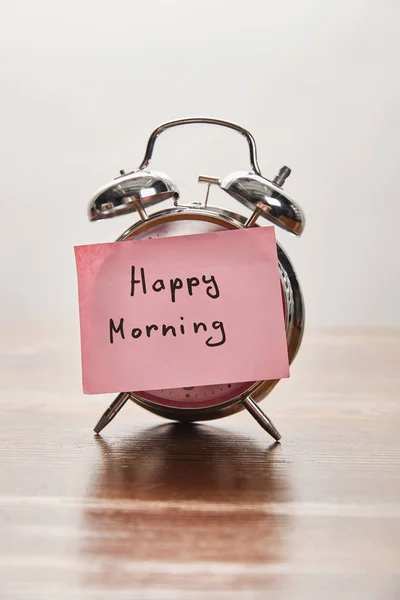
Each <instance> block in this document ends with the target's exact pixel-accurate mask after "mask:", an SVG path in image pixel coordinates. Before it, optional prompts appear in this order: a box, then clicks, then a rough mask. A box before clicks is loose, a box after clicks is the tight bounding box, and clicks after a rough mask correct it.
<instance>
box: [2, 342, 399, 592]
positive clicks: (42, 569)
mask: <svg viewBox="0 0 400 600" xmlns="http://www.w3.org/2000/svg"><path fill="white" fill-rule="evenodd" d="M67 338H68V336H67ZM67 338H65V339H63V340H62V341H60V340H57V339H54V338H52V337H51V336H50V335H49V336H47V337H46V335H44V334H42V335H41V336H40V337H38V336H35V335H34V334H32V333H31V334H30V336H28V335H27V332H26V331H25V332H24V334H23V335H22V334H21V337H20V338H19V339H18V338H16V337H15V335H14V336H13V337H12V338H11V337H10V338H8V337H7V336H6V337H5V339H3V346H2V353H1V372H2V379H1V381H2V386H1V420H0V429H1V431H0V449H1V467H0V469H1V472H0V527H1V531H0V598H1V599H2V600H8V599H10V600H11V599H13V600H15V599H25V598H29V599H31V598H35V599H36V598H37V599H40V600H46V599H49V598H55V599H60V600H63V599H64V598H65V599H69V598H71V599H72V598H73V599H82V600H103V599H107V600H108V599H110V600H120V599H125V598H126V599H128V598H129V599H130V600H132V599H140V600H142V599H144V600H145V599H151V600H153V599H155V600H158V599H168V600H169V599H171V600H181V599H185V600H186V599H188V600H190V599H196V600H197V599H203V598H210V599H214V598H215V599H217V600H219V599H229V600H231V599H232V600H239V599H240V600H242V599H256V600H258V599H269V598H274V600H289V599H290V600H295V599H296V600H297V599H303V598H304V599H305V598H307V599H308V600H314V599H316V600H317V599H318V600H320V599H321V600H325V599H331V598H332V599H334V598H335V599H336V598H340V599H342V598H344V599H353V598H355V599H360V600H370V599H376V600H378V599H379V600H386V599H388V600H389V599H390V600H391V599H393V600H395V599H399V598H400V472H399V467H400V460H399V459H400V444H399V430H400V404H399V389H400V386H399V381H400V373H399V356H400V334H398V333H396V332H379V331H349V330H343V331H327V332H315V333H311V334H308V335H307V336H306V339H305V342H304V345H303V347H302V349H301V352H300V355H299V357H298V359H297V360H296V363H295V364H294V366H293V369H292V377H291V379H290V380H288V381H283V382H281V383H280V384H279V386H278V387H277V388H276V390H275V391H274V392H273V393H272V394H271V396H270V397H268V398H267V399H266V400H265V401H264V402H263V403H262V406H263V408H264V410H265V411H266V412H267V414H268V415H269V416H270V417H271V418H272V420H273V421H274V422H275V423H276V425H277V426H278V429H279V430H280V431H281V433H282V435H283V439H282V442H281V443H280V444H273V443H272V440H271V438H269V437H268V436H267V434H266V433H265V432H264V431H263V430H262V429H261V428H260V427H259V426H258V425H257V423H256V422H255V421H253V419H252V418H251V417H250V415H248V414H247V413H240V414H238V415H235V416H233V417H229V418H226V419H223V420H220V421H214V422H209V423H207V424H204V425H201V424H199V425H195V426H192V427H182V426H180V425H178V424H174V423H170V422H167V421H163V420H162V419H159V418H157V417H155V416H152V415H150V414H148V413H146V412H145V411H144V410H143V409H140V408H139V407H136V406H135V405H134V404H132V403H130V404H129V405H127V406H126V407H125V408H124V409H123V411H122V412H121V413H120V414H119V416H118V417H117V418H116V419H115V420H114V421H113V422H112V424H111V425H110V426H109V427H108V428H107V429H105V430H104V432H103V437H98V438H96V437H95V436H94V435H93V433H92V427H93V426H94V424H95V422H96V420H97V418H98V417H99V415H100V414H101V412H102V411H103V409H104V408H105V407H106V405H107V404H108V402H109V401H110V399H111V397H109V396H108V397H105V396H104V397H85V396H83V395H82V393H81V391H80V373H79V348H78V347H77V344H76V342H75V341H71V343H70V342H68V340H67V341H66V339H67ZM11 339H12V341H11ZM71 339H72V338H71ZM27 340H29V341H27ZM67 342H68V343H67Z"/></svg>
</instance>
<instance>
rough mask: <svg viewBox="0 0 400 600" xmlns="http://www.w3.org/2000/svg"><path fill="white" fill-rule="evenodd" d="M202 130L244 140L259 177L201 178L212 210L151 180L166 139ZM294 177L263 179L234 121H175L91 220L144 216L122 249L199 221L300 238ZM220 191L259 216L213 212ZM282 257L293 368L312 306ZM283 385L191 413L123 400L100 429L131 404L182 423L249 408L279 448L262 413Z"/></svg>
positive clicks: (95, 203) (103, 198)
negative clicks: (269, 226)
mask: <svg viewBox="0 0 400 600" xmlns="http://www.w3.org/2000/svg"><path fill="white" fill-rule="evenodd" d="M197 123H198V124H210V125H218V126H222V127H227V128H229V129H233V130H234V131H237V132H238V133H240V134H241V135H243V136H244V137H245V139H246V140H247V143H248V146H249V152H250V165H251V171H250V172H244V171H239V172H235V173H232V174H231V175H229V176H228V177H225V178H224V179H223V180H222V181H220V180H219V179H218V178H216V177H207V176H200V177H199V181H200V182H205V183H207V184H208V188H207V195H206V199H205V204H204V206H201V205H189V206H178V205H177V199H178V198H179V192H178V190H177V188H176V186H175V185H174V184H173V183H172V181H171V180H170V179H169V177H168V176H167V175H165V174H163V173H158V172H153V171H151V172H150V171H148V170H147V169H148V165H149V164H150V160H151V158H152V154H153V150H154V144H155V141H156V139H157V137H158V136H159V135H160V134H161V133H163V132H164V131H166V130H167V129H170V128H173V127H177V126H180V125H191V124H197ZM290 172H291V171H290V169H289V168H288V167H286V166H285V167H282V168H281V169H280V171H279V173H278V175H277V176H276V177H275V178H274V180H273V181H270V180H268V179H266V178H265V177H263V176H262V175H261V171H260V167H259V165H258V161H257V149H256V144H255V141H254V138H253V136H252V135H251V134H250V133H249V132H248V131H247V130H246V129H244V128H243V127H240V126H239V125H236V124H234V123H231V122H229V121H222V120H219V119H210V118H200V117H199V118H190V119H179V120H176V121H170V122H167V123H164V124H163V125H160V126H159V127H157V129H155V130H154V131H153V133H152V134H151V136H150V138H149V140H148V143H147V148H146V152H145V156H144V159H143V161H142V164H141V165H140V167H139V170H138V171H135V172H131V173H128V174H125V172H124V171H123V170H122V171H121V177H118V178H117V179H116V180H114V181H113V182H111V183H109V184H108V185H106V186H104V187H103V188H101V189H100V190H98V191H97V193H96V194H95V196H94V198H93V200H92V202H91V204H90V207H89V218H90V219H91V220H92V221H95V220H99V219H105V218H110V217H113V216H115V215H118V214H126V213H130V212H134V211H137V212H138V214H139V216H140V217H141V222H139V223H136V224H134V225H133V226H131V227H130V228H129V229H128V230H127V231H125V232H124V233H123V234H122V235H121V236H120V237H119V238H118V239H117V241H118V242H119V241H124V240H128V239H134V238H135V237H137V236H141V235H143V233H145V232H146V231H149V230H151V229H152V228H153V227H158V226H160V225H163V224H165V223H168V222H173V221H181V220H183V221H187V220H189V221H190V220H197V221H205V222H208V223H212V224H214V225H217V226H218V227H220V228H221V229H238V228H243V227H252V226H258V225H257V223H256V221H257V219H258V218H259V217H260V216H263V217H265V218H266V219H268V220H269V221H271V222H272V223H274V224H275V225H278V226H279V227H281V228H283V229H285V230H286V231H289V232H291V233H294V234H295V235H301V233H302V232H303V229H304V225H305V218H304V214H303V212H302V210H301V209H300V207H299V206H298V205H297V204H296V203H295V202H294V201H293V200H292V199H291V198H290V197H289V196H287V194H285V193H284V192H283V191H282V185H283V184H284V181H285V180H286V179H287V177H288V176H289V175H290ZM212 184H218V185H220V187H221V188H222V189H223V190H224V191H226V192H227V193H228V194H230V195H231V196H232V197H234V198H235V199H237V200H238V201H239V202H241V204H243V205H244V206H246V207H248V208H250V209H252V211H253V212H252V215H251V216H250V217H249V218H248V219H246V218H245V217H244V216H242V215H239V214H235V213H232V212H230V211H227V210H223V209H221V208H217V207H215V208H208V207H207V203H208V197H209V192H210V186H211V185H212ZM169 198H173V199H174V204H175V208H170V209H167V210H163V211H160V212H157V213H156V214H153V215H150V216H148V215H147V212H146V207H148V206H152V205H154V204H157V203H159V202H161V201H163V200H167V199H169ZM277 252H278V263H279V273H280V278H281V285H282V290H283V301H284V305H285V315H286V316H285V328H286V339H287V345H288V356H289V363H291V362H292V361H293V359H294V358H295V356H296V354H297V351H298V349H299V347H300V343H301V339H302V335H303V329H304V306H303V299H302V295H301V291H300V287H299V283H298V280H297V277H296V274H295V272H294V270H293V267H292V264H291V262H290V260H289V258H288V256H287V255H286V253H285V251H284V250H283V248H282V247H281V246H280V245H279V244H278V245H277ZM277 383H278V380H270V381H257V382H255V383H253V384H249V388H248V389H246V390H244V391H243V387H245V385H243V387H242V388H241V390H238V391H237V392H233V394H235V393H237V394H238V395H237V396H236V397H233V398H232V395H233V394H232V395H231V396H230V397H229V400H226V401H221V402H220V403H219V404H213V405H210V406H204V407H201V408H198V407H196V408H194V407H192V408H190V407H186V406H185V407H184V408H182V407H180V406H176V405H175V406H173V407H172V406H167V405H165V404H163V403H162V400H160V399H159V398H158V399H157V401H152V399H151V396H150V398H149V397H147V398H145V397H143V396H141V395H140V392H139V393H134V392H131V393H129V392H126V393H121V394H119V395H118V396H117V398H116V399H115V400H114V402H113V403H112V404H111V406H110V407H109V409H107V410H106V412H105V413H104V415H103V416H102V418H101V419H100V421H99V422H98V423H97V425H96V427H95V431H96V433H99V432H100V431H101V430H102V429H103V428H104V427H105V426H106V425H107V424H108V423H109V422H110V421H111V420H112V419H113V418H114V417H115V415H116V414H117V413H118V411H119V410H120V409H121V408H122V406H123V405H124V404H125V403H126V402H127V400H128V399H131V400H133V401H134V402H136V403H137V404H139V405H140V406H143V407H144V408H146V409H147V410H149V411H151V412H153V413H155V414H157V415H160V416H162V417H166V418H169V419H176V420H180V421H199V420H210V419H217V418H220V417H224V416H226V415H229V414H233V413H236V412H238V411H240V410H243V409H244V408H246V409H247V410H248V411H249V412H250V414H252V416H253V417H254V418H255V419H256V420H257V421H258V423H259V424H260V425H261V426H262V427H263V428H264V429H265V430H266V431H268V433H270V434H271V435H272V437H274V439H275V440H279V439H280V437H281V436H280V434H279V432H278V431H277V429H276V428H275V426H274V425H273V423H272V422H271V421H270V419H269V418H268V417H267V416H266V415H265V414H264V412H263V411H262V410H261V409H260V408H259V407H258V405H257V402H260V401H261V400H262V399H263V398H264V397H265V396H266V395H267V394H268V393H269V392H270V391H271V390H272V389H273V387H274V386H275V385H276V384H277ZM143 394H144V392H143Z"/></svg>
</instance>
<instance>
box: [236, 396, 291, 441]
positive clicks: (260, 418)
mask: <svg viewBox="0 0 400 600" xmlns="http://www.w3.org/2000/svg"><path fill="white" fill-rule="evenodd" d="M243 406H244V407H245V408H247V410H248V411H249V413H250V414H251V416H252V417H254V418H255V420H256V421H257V423H258V424H259V425H261V427H262V428H263V429H265V431H267V432H268V433H269V435H271V436H272V437H273V438H274V440H276V441H277V442H278V441H279V440H280V439H281V437H282V436H281V434H280V433H279V431H278V430H277V429H276V427H275V425H274V424H273V423H272V421H271V420H270V419H269V418H268V417H267V415H266V414H265V413H264V412H263V411H262V410H261V408H260V407H259V406H258V404H257V402H255V401H254V400H253V398H252V397H251V396H248V397H247V398H246V399H245V400H243Z"/></svg>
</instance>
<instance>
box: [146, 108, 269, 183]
mask: <svg viewBox="0 0 400 600" xmlns="http://www.w3.org/2000/svg"><path fill="white" fill-rule="evenodd" d="M197 123H199V124H206V125H218V126H220V127H227V128H228V129H233V130H234V131H237V132H238V133H240V134H241V135H243V137H245V138H246V140H247V143H248V145H249V152H250V165H251V168H252V171H253V172H254V173H255V174H256V175H260V176H261V171H260V167H259V165H258V161H257V147H256V142H255V140H254V138H253V136H252V135H251V133H250V132H249V131H247V129H244V127H241V126H240V125H237V124H236V123H231V122H230V121H222V120H221V119H210V118H208V117H193V118H190V119H177V120H176V121H168V122H167V123H163V124H162V125H159V127H157V129H155V130H154V131H153V133H152V134H151V135H150V137H149V141H148V142H147V147H146V152H145V155H144V158H143V160H142V164H141V165H140V167H139V169H146V168H147V167H148V166H149V164H150V160H151V157H152V156H153V149H154V144H155V142H156V139H157V138H158V136H159V135H161V134H162V133H163V132H164V131H166V130H167V129H171V128H172V127H179V126H180V125H194V124H197Z"/></svg>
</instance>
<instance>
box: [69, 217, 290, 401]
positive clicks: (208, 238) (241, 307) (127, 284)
mask: <svg viewBox="0 0 400 600" xmlns="http://www.w3.org/2000/svg"><path fill="white" fill-rule="evenodd" d="M75 256H76V264H77V270H78V289H79V311H80V324H81V345H82V372H83V389H84V392H85V393H87V394H98V393H106V392H120V391H139V390H140V391H146V390H154V389H159V388H175V387H186V386H197V385H211V384H218V383H235V382H244V381H256V380H260V379H281V378H283V377H288V376H289V364H288V354H287V345H286V335H285V326H284V315H283V306H282V295H281V286H280V278H279V271H278V260H277V253H276V241H275V232H274V229H273V227H259V228H252V229H241V230H233V231H223V232H217V233H206V234H200V235H186V236H180V237H170V238H164V239H152V240H140V241H125V242H118V243H110V244H93V245H88V246H77V247H76V248H75Z"/></svg>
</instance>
